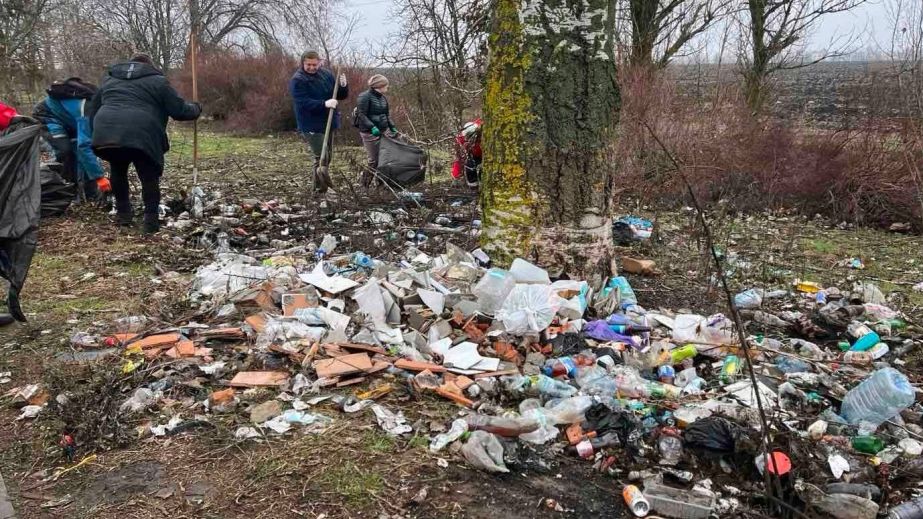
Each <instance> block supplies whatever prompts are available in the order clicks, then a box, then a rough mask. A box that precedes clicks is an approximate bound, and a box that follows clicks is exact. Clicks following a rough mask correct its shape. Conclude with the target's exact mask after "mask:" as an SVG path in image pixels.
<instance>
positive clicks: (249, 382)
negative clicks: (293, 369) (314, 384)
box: [228, 371, 288, 387]
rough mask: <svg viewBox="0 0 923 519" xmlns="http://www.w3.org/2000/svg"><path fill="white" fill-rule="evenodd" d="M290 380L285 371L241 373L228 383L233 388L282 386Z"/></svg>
mask: <svg viewBox="0 0 923 519" xmlns="http://www.w3.org/2000/svg"><path fill="white" fill-rule="evenodd" d="M287 380H288V373H286V372H284V371H240V372H238V373H237V374H236V375H234V378H233V379H231V381H230V382H228V385H229V386H231V387H263V386H281V385H282V384H284V383H285V381H287Z"/></svg>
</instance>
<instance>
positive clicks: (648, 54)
mask: <svg viewBox="0 0 923 519" xmlns="http://www.w3.org/2000/svg"><path fill="white" fill-rule="evenodd" d="M629 9H630V12H631V63H632V64H633V65H651V64H653V63H654V44H655V42H656V41H657V36H658V35H659V32H660V27H659V22H658V21H657V11H658V9H659V1H658V0H631V1H630V2H629Z"/></svg>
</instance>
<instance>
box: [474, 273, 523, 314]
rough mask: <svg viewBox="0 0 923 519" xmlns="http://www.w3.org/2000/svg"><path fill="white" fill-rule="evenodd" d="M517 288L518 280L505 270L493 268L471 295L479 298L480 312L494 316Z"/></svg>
mask: <svg viewBox="0 0 923 519" xmlns="http://www.w3.org/2000/svg"><path fill="white" fill-rule="evenodd" d="M515 286H516V279H515V278H514V277H513V275H512V274H510V273H509V272H507V271H506V270H503V269H498V268H492V269H490V270H488V271H487V273H486V274H484V277H482V278H481V280H480V281H478V284H477V285H475V287H474V289H473V290H472V291H471V293H472V294H474V295H475V296H476V297H477V298H478V308H479V310H480V311H481V312H482V313H485V314H488V315H493V314H495V313H497V310H499V309H500V306H502V305H503V301H505V300H506V296H508V295H510V292H512V290H513V287H515Z"/></svg>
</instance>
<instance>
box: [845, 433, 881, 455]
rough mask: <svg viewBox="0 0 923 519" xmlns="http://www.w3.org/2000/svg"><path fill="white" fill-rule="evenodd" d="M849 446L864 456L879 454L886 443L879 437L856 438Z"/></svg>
mask: <svg viewBox="0 0 923 519" xmlns="http://www.w3.org/2000/svg"><path fill="white" fill-rule="evenodd" d="M849 444H850V445H851V446H852V448H853V449H855V450H856V452H862V453H864V454H878V453H879V452H881V450H882V449H884V448H885V443H884V442H883V441H881V438H878V437H877V436H855V437H853V438H852V440H850V442H849Z"/></svg>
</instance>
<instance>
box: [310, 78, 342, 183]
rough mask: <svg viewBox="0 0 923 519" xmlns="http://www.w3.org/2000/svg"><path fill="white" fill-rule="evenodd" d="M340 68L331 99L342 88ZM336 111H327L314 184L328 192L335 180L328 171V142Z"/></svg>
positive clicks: (334, 81)
mask: <svg viewBox="0 0 923 519" xmlns="http://www.w3.org/2000/svg"><path fill="white" fill-rule="evenodd" d="M340 70H341V67H339V66H338V67H337V72H336V76H334V78H333V97H332V98H331V99H336V98H337V92H339V90H340ZM335 113H336V108H331V109H330V110H329V111H328V112H327V128H326V129H325V130H324V145H323V147H321V152H320V164H318V165H317V169H316V170H314V186H315V188H316V189H317V191H319V192H321V193H326V192H327V189H329V188H331V187H333V181H331V180H330V173H329V172H328V171H327V170H328V167H327V153H328V149H327V148H328V146H327V143H328V142H329V141H330V130H331V129H333V114H335Z"/></svg>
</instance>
